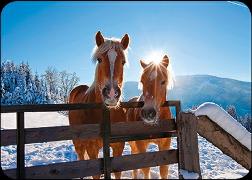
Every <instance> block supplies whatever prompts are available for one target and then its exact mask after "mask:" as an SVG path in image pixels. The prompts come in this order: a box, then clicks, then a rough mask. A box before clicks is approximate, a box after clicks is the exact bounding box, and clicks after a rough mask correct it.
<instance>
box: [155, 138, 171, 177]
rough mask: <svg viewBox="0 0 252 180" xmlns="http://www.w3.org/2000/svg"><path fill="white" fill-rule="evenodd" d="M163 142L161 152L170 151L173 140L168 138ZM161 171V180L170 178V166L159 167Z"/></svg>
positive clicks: (160, 144)
mask: <svg viewBox="0 0 252 180" xmlns="http://www.w3.org/2000/svg"><path fill="white" fill-rule="evenodd" d="M161 141H162V142H161V143H159V145H158V147H159V151H163V150H166V149H170V144H171V138H167V139H165V140H161ZM159 168H160V169H159V170H160V177H161V179H167V178H168V169H169V165H163V166H160V167H159Z"/></svg>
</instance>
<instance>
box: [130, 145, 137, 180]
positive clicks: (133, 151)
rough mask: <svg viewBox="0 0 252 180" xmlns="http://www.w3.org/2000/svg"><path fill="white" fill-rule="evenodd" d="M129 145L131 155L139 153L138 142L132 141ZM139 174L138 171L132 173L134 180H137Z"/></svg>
mask: <svg viewBox="0 0 252 180" xmlns="http://www.w3.org/2000/svg"><path fill="white" fill-rule="evenodd" d="M129 145H130V147H131V154H138V153H139V151H138V149H137V146H136V141H130V142H129ZM137 172H138V169H134V170H133V172H132V177H133V179H137Z"/></svg>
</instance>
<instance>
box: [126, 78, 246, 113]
mask: <svg viewBox="0 0 252 180" xmlns="http://www.w3.org/2000/svg"><path fill="white" fill-rule="evenodd" d="M175 79H176V81H175V85H174V88H173V89H172V90H169V91H168V96H167V97H168V100H180V101H181V105H182V109H187V108H191V107H192V106H198V105H200V104H202V103H204V102H207V101H210V102H214V103H216V104H219V105H220V106H222V107H223V108H224V109H225V108H226V106H228V105H234V106H235V107H236V110H237V114H238V115H240V116H243V115H245V114H247V113H248V114H251V82H244V81H238V80H234V79H228V78H220V77H215V76H210V75H190V76H176V78H175ZM123 93H124V94H123V95H124V100H128V99H130V98H131V97H134V96H138V95H139V94H140V93H141V92H140V90H139V89H138V82H135V81H128V82H125V84H124V91H123Z"/></svg>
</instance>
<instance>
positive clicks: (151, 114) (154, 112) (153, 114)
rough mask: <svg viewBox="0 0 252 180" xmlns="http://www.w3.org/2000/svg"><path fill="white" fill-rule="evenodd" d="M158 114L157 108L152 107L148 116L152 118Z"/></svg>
mask: <svg viewBox="0 0 252 180" xmlns="http://www.w3.org/2000/svg"><path fill="white" fill-rule="evenodd" d="M156 114H157V112H156V110H155V109H154V108H152V109H150V110H149V112H148V116H149V117H150V118H151V119H153V118H155V117H156Z"/></svg>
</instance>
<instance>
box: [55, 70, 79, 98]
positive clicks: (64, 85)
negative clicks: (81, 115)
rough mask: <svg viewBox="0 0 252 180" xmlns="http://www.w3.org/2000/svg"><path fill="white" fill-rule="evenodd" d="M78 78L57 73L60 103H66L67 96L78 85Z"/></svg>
mask: <svg viewBox="0 0 252 180" xmlns="http://www.w3.org/2000/svg"><path fill="white" fill-rule="evenodd" d="M78 82H79V78H78V77H77V76H76V74H75V73H68V72H66V71H61V72H60V73H59V94H60V99H59V100H60V101H61V102H62V103H68V96H69V94H70V92H71V90H72V89H73V88H74V87H75V86H76V85H78Z"/></svg>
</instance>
